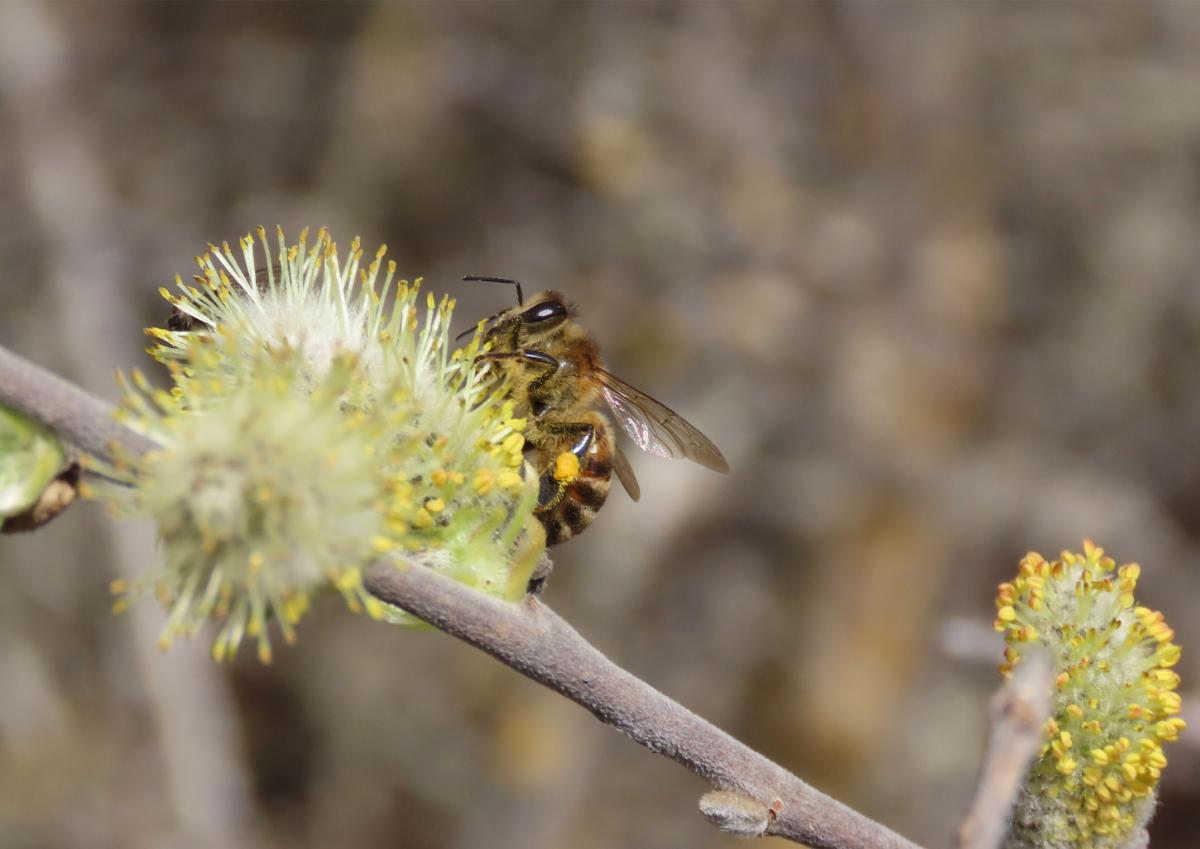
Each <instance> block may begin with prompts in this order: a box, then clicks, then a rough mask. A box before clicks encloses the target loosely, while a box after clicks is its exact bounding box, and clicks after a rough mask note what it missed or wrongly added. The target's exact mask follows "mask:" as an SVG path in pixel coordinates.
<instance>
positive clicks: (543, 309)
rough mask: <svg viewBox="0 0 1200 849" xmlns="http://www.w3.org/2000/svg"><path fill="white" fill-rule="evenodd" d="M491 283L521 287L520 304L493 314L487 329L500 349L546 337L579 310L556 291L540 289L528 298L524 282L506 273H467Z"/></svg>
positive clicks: (491, 338)
mask: <svg viewBox="0 0 1200 849" xmlns="http://www.w3.org/2000/svg"><path fill="white" fill-rule="evenodd" d="M463 279H464V280H479V281H484V282H488V283H507V284H510V285H512V286H514V287H516V290H517V305H516V306H515V307H511V308H510V309H507V310H504V311H503V312H501V313H498V314H496V315H495V316H493V317H492V318H491V319H490V320H489V321H488V323H487V326H486V327H485V329H484V339H485V341H489V342H492V343H493V347H494V348H495V349H497V350H513V349H517V348H523V347H526V346H529V345H536V344H537V343H538V342H541V341H545V340H546V339H547V338H548V337H550V336H551V335H552V334H553V333H554V331H555V330H557V329H558V328H560V327H561V326H562V325H563V322H565V321H566V320H567V319H568V318H570V317H571V316H572V315H574V314H575V310H574V308H573V307H572V306H571V305H570V304H568V303H567V299H566V298H564V297H563V296H562V295H561V294H560V293H558V292H554V291H547V292H539V293H538V294H536V295H534V296H533V297H531V298H530V299H529V300H525V298H524V297H523V295H522V292H521V284H520V283H518V282H517V281H516V280H510V279H508V278H506V277H464V278H463Z"/></svg>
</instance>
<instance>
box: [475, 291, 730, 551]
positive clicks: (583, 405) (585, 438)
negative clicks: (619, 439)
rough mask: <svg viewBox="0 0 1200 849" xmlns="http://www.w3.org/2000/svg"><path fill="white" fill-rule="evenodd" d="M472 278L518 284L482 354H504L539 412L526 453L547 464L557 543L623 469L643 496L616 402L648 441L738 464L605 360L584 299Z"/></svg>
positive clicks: (518, 393) (519, 396)
mask: <svg viewBox="0 0 1200 849" xmlns="http://www.w3.org/2000/svg"><path fill="white" fill-rule="evenodd" d="M463 279H464V280H479V281H484V282H489V283H506V284H509V285H512V286H514V287H516V290H517V305H516V306H515V307H512V308H510V309H507V310H504V311H503V312H500V313H497V314H496V315H494V316H492V317H491V318H489V319H487V320H486V321H485V324H484V334H483V340H484V342H485V343H488V342H490V343H491V349H490V350H488V351H485V352H484V353H482V354H480V355H479V356H477V357H476V358H475V361H476V362H477V363H481V362H487V363H495V364H496V365H497V366H498V367H499V368H500V369H501V370H502V371H503V373H504V374H506V375H507V376H508V378H509V380H510V381H511V384H512V386H513V387H514V388H513V391H512V394H513V397H514V398H515V399H516V400H517V401H518V411H519V413H520V414H521V415H525V416H527V417H528V418H529V424H528V426H527V427H526V430H525V453H526V458H527V459H528V460H529V462H530V463H531V464H532V466H533V468H534V469H536V470H537V474H538V500H537V507H536V509H535V512H536V515H537V517H538V519H539V520H540V521H541V523H542V526H543V527H544V528H545V529H546V544H547V545H557V544H558V543H561V542H565V541H566V540H568V539H570V538H571V537H573V536H575V535H577V534H579V533H581V532H582V531H583V529H584V528H586V527H587V526H588V525H589V524H591V522H592V520H593V519H594V518H595V517H596V513H597V512H598V511H599V510H600V508H601V507H602V506H603V505H604V501H605V499H606V498H607V497H608V490H609V486H610V483H611V478H612V474H613V473H614V472H615V473H616V475H617V479H618V480H619V481H621V485H622V486H623V487H624V488H625V491H626V492H627V493H629V497H630V498H632V499H633V500H634V501H637V500H638V498H639V496H640V495H641V489H640V488H639V486H638V482H637V477H636V476H635V475H634V473H633V466H631V465H630V463H629V460H628V458H627V457H626V456H625V455H624V453H622V451H621V449H620V448H619V447H618V446H617V444H616V440H615V438H614V436H613V431H612V420H611V419H610V418H609V415H608V413H609V412H611V413H612V415H615V416H616V419H617V421H618V422H620V424H621V427H622V428H623V429H624V430H625V432H626V433H627V434H629V436H630V438H632V439H633V441H634V443H635V444H636V445H637V446H638V447H639V448H641V449H642V450H643V451H648V452H650V453H651V454H656V455H658V456H660V457H684V458H687V459H689V460H693V461H695V462H697V463H699V464H700V465H702V466H706V467H708V468H710V469H713V470H714V471H718V472H728V471H729V464H728V463H727V462H726V461H725V458H724V456H722V454H721V451H720V449H719V448H717V446H716V445H714V444H713V443H712V440H710V439H709V438H708V437H707V436H705V435H704V434H703V433H701V432H700V431H699V430H697V429H696V427H695V426H694V425H692V424H690V423H689V422H688V421H687V420H686V419H684V418H683V416H681V415H679V414H678V413H676V412H675V411H674V410H672V409H670V408H669V407H667V406H666V405H665V404H663V403H661V402H659V401H656V400H655V399H653V398H651V397H650V396H649V395H647V394H646V393H645V392H642V391H641V390H639V389H635V388H634V387H632V386H630V385H629V384H628V383H626V382H625V381H623V380H621V379H620V378H619V377H617V376H616V375H614V374H613V373H612V372H610V371H607V370H606V369H605V368H604V365H603V361H602V360H601V359H600V350H599V347H598V346H597V345H596V341H595V340H594V339H593V338H592V336H591V334H589V333H588V332H587V331H586V330H585V329H584V328H583V327H582V326H581V325H580V324H579V323H578V322H577V321H575V316H576V311H575V308H574V307H573V306H572V305H571V304H569V303H568V302H567V301H566V299H564V298H563V296H562V295H561V294H559V293H558V292H554V291H547V292H542V293H540V294H538V295H535V296H533V297H532V298H530V299H529V302H528V303H526V301H525V298H524V296H523V295H522V292H521V284H520V283H518V282H517V281H515V280H509V279H507V278H503V277H474V276H472V277H464V278H463ZM468 332H469V331H468ZM601 400H603V401H604V402H605V405H606V406H607V408H608V409H607V410H604V409H602V408H601V407H602V406H604V405H601V404H600V403H599V402H600V401H601ZM568 452H569V453H570V454H571V455H573V456H574V458H575V459H576V460H577V461H578V468H577V469H573V468H570V466H572V465H573V464H571V463H569V462H568V463H566V464H565V465H566V466H567V468H565V469H564V463H563V459H564V457H563V455H564V454H566V453H568ZM565 459H568V460H569V458H565Z"/></svg>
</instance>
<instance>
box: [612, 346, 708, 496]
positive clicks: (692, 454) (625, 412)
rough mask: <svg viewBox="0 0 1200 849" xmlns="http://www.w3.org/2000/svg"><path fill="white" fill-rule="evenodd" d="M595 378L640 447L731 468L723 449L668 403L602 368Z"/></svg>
mask: <svg viewBox="0 0 1200 849" xmlns="http://www.w3.org/2000/svg"><path fill="white" fill-rule="evenodd" d="M595 379H596V381H597V382H598V383H599V384H600V391H601V392H602V393H603V395H604V400H605V401H607V402H608V406H610V407H612V411H613V413H614V414H615V415H616V417H617V420H618V421H619V422H620V423H621V427H622V428H623V429H624V430H625V432H626V433H628V434H629V436H630V438H631V439H633V441H634V442H635V443H637V446H638V448H641V449H642V450H643V451H648V452H649V453H651V454H656V455H658V456H659V457H686V458H687V459H689V460H693V461H695V462H697V463H699V464H700V465H701V466H706V467H707V468H710V469H712V470H714V471H717V472H728V471H729V463H728V461H726V459H725V457H724V455H722V454H721V449H719V448H717V446H716V445H714V444H713V442H712V440H711V439H709V438H708V437H707V436H705V435H704V434H703V433H701V432H700V431H699V430H697V429H696V426H695V425H693V424H691V423H690V422H689V421H688V420H687V419H685V418H684V417H683V416H681V415H679V414H678V413H676V412H675V411H674V410H672V409H671V408H670V407H668V406H667V405H666V404H663V403H662V402H661V401H656V400H655V399H654V398H651V397H650V396H649V395H647V394H646V393H645V392H642V391H641V390H640V389H637V388H636V387H633V386H630V385H629V384H628V383H626V382H625V381H623V380H621V378H619V377H617V376H616V375H614V374H612V373H611V372H607V371H605V370H604V369H602V368H597V369H596V370H595ZM622 483H624V481H622Z"/></svg>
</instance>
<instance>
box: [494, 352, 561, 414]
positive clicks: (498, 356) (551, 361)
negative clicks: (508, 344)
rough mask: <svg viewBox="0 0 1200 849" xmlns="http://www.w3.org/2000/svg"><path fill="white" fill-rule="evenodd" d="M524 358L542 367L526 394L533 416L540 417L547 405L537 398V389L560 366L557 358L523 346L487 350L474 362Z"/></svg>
mask: <svg viewBox="0 0 1200 849" xmlns="http://www.w3.org/2000/svg"><path fill="white" fill-rule="evenodd" d="M518 359H519V360H524V361H525V362H526V363H528V364H529V365H531V366H533V367H535V368H540V369H542V370H543V371H542V373H541V374H540V375H538V376H537V377H535V378H534V379H533V380H531V381H530V382H529V388H528V390H527V395H528V396H529V406H530V407H531V408H532V410H533V415H534V418H540V417H541V416H542V414H543V413H545V412H546V410H547V405H546V404H545V402H543V401H542V400H541V399H540V398H538V397H537V396H538V393H539V390H540V389H541V388H542V386H543V385H544V384H545V383H546V381H547V380H549V379H550V378H551V377H553V376H554V373H555V372H556V371H558V370H559V368H560V367H561V366H562V363H560V362H559V361H558V360H556V359H555V358H554V357H552V356H550V355H549V354H547V353H546V352H545V351H538V350H537V349H533V348H524V349H522V350H520V351H488V352H487V353H483V354H480V355H479V356H477V357H476V358H475V362H479V361H480V360H518Z"/></svg>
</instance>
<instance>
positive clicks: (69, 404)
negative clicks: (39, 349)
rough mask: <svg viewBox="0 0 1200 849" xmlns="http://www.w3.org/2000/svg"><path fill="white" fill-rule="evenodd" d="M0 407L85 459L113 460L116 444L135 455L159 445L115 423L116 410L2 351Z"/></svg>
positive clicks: (0, 354) (0, 349) (59, 378)
mask: <svg viewBox="0 0 1200 849" xmlns="http://www.w3.org/2000/svg"><path fill="white" fill-rule="evenodd" d="M0 404H4V405H5V406H7V407H10V408H11V409H13V410H16V411H17V412H19V413H22V414H24V415H26V416H29V417H30V418H31V419H33V420H35V421H37V422H40V423H41V424H43V425H45V426H46V427H48V428H49V429H50V430H51V431H53V432H54V434H55V435H56V436H58V437H59V438H60V439H62V440H63V441H65V442H68V443H70V444H71V445H73V446H74V447H75V448H77V449H79V450H80V451H82V452H83V453H85V454H91V455H92V456H95V457H104V458H109V459H111V457H112V446H113V444H114V443H116V444H119V445H121V446H123V447H124V448H125V449H127V450H128V451H130V452H131V453H142V452H144V451H148V450H150V449H151V448H153V447H154V441H153V440H151V439H149V438H148V437H145V436H143V435H142V434H140V433H136V432H135V431H132V430H130V429H129V428H127V427H125V426H124V425H122V424H121V423H119V422H117V421H115V420H114V419H113V407H112V405H111V404H108V403H106V402H104V401H101V400H100V399H99V398H97V397H95V396H94V395H90V394H89V393H87V392H85V391H83V390H82V389H80V388H79V387H78V386H76V385H74V384H73V383H70V382H68V381H66V380H63V379H62V378H61V377H59V376H58V375H56V374H52V373H51V372H48V371H46V370H45V369H44V368H42V367H41V366H37V365H34V364H33V363H31V362H29V361H28V360H26V359H24V358H23V357H19V356H17V355H16V354H14V353H12V352H11V351H9V350H8V349H7V348H4V347H3V346H0Z"/></svg>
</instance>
